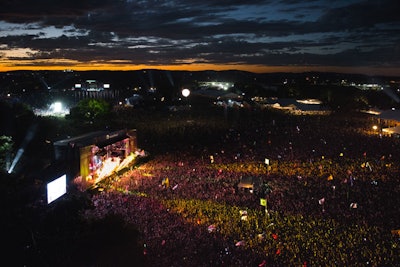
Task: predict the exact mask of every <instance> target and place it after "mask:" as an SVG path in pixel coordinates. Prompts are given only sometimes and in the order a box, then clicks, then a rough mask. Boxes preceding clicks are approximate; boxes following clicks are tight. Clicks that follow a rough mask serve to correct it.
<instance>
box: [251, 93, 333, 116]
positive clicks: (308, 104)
mask: <svg viewBox="0 0 400 267" xmlns="http://www.w3.org/2000/svg"><path fill="white" fill-rule="evenodd" d="M252 100H253V101H254V102H256V103H258V104H259V105H261V106H262V107H265V108H273V109H280V110H284V111H288V112H290V113H293V114H326V113H329V112H330V111H329V110H328V109H326V108H325V107H323V106H322V102H321V101H320V100H318V99H294V98H277V97H266V98H263V97H255V98H253V99H252Z"/></svg>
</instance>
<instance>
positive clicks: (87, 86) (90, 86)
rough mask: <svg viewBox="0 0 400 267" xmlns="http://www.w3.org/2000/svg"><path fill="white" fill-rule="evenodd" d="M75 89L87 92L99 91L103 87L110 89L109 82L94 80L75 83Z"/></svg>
mask: <svg viewBox="0 0 400 267" xmlns="http://www.w3.org/2000/svg"><path fill="white" fill-rule="evenodd" d="M75 89H80V90H82V91H88V92H100V91H103V90H104V89H110V84H108V83H101V82H99V81H96V80H86V81H85V82H84V83H77V84H75Z"/></svg>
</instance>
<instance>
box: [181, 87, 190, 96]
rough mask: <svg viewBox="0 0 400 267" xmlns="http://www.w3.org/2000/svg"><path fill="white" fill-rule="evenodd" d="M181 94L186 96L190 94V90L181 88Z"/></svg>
mask: <svg viewBox="0 0 400 267" xmlns="http://www.w3.org/2000/svg"><path fill="white" fill-rule="evenodd" d="M182 95H183V96H184V97H188V96H189V95H190V90H189V89H186V88H185V89H183V90H182Z"/></svg>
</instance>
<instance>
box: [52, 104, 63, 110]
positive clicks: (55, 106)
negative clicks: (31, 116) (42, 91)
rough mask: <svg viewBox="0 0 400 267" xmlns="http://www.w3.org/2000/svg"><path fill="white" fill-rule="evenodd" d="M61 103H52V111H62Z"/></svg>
mask: <svg viewBox="0 0 400 267" xmlns="http://www.w3.org/2000/svg"><path fill="white" fill-rule="evenodd" d="M62 108H63V107H62V103H61V102H55V103H53V112H54V113H60V112H61V111H62Z"/></svg>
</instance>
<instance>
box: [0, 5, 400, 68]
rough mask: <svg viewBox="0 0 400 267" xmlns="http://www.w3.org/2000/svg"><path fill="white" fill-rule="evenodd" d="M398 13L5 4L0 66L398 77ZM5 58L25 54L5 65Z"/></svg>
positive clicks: (388, 9) (353, 8)
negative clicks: (252, 68)
mask: <svg viewBox="0 0 400 267" xmlns="http://www.w3.org/2000/svg"><path fill="white" fill-rule="evenodd" d="M399 7H400V6H399V2H398V1H397V0H380V1H368V0H365V1H363V0H349V1H325V0H309V1H304V0H301V1H300V0H270V1H262V0H259V1H244V0H233V1H232V0H229V1H228V0H226V1H225V0H222V1H221V0H213V1H212V0H193V1H184V0H176V1H162V0H158V1H157V0H148V1H146V0H135V1H134V0H132V1H130V0H119V1H118V0H117V1H115V0H69V1H67V0H62V1H54V0H36V1H28V0H26V1H18V0H14V1H11V0H5V1H4V0H3V1H1V3H0V27H2V28H0V29H1V30H2V31H3V34H2V33H1V31H0V54H1V56H0V64H1V60H8V61H13V60H18V59H21V58H24V59H32V60H34V59H46V58H48V59H60V60H61V59H63V60H74V61H78V62H92V61H97V62H107V61H113V62H130V63H131V64H147V63H148V62H152V64H155V65H163V64H180V63H181V62H190V61H193V62H202V63H218V64H232V63H235V64H261V65H279V66H284V65H302V64H303V65H321V66H323V65H332V66H353V65H358V66H364V65H369V66H391V67H399V61H400V60H399V59H400V54H399V50H400V48H399V45H398V44H399V37H398V32H399V31H400V16H399V15H398V12H399V11H400V8H399ZM2 25H3V26H2ZM7 27H9V28H7ZM11 27H13V28H11ZM12 49H30V50H31V51H32V52H30V53H29V54H26V55H25V57H23V56H20V55H19V56H15V55H14V54H12V55H9V56H7V51H8V50H10V51H11V50H12Z"/></svg>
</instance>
